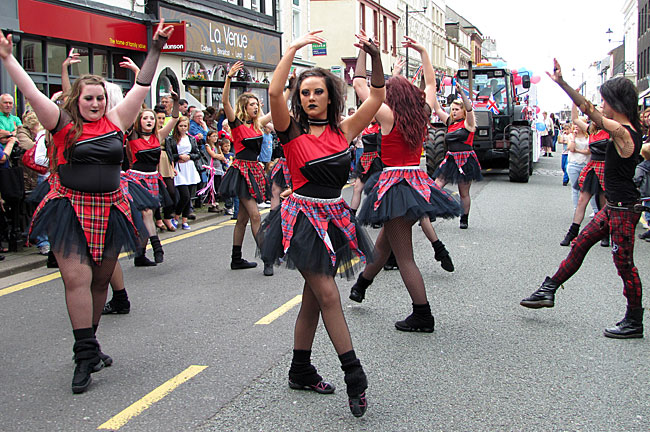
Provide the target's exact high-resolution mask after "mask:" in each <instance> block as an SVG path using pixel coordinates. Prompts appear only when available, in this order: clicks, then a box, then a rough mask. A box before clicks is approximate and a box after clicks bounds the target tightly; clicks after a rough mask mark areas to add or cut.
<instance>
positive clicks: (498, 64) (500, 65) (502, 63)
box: [494, 60, 506, 68]
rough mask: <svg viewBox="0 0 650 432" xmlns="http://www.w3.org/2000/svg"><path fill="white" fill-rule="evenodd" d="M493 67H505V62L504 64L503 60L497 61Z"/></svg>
mask: <svg viewBox="0 0 650 432" xmlns="http://www.w3.org/2000/svg"><path fill="white" fill-rule="evenodd" d="M494 66H496V67H498V68H502V67H505V66H506V62H504V61H503V60H499V61H498V62H496V63H495V64H494Z"/></svg>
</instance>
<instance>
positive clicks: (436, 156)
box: [424, 127, 447, 178]
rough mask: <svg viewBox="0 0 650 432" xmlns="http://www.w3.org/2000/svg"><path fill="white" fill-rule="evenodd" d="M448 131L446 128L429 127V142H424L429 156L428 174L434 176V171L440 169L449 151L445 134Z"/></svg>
mask: <svg viewBox="0 0 650 432" xmlns="http://www.w3.org/2000/svg"><path fill="white" fill-rule="evenodd" d="M446 134H447V131H446V129H445V128H433V127H430V128H429V134H428V136H427V142H426V143H424V148H425V151H426V157H427V174H428V175H429V177H431V178H433V173H434V172H435V171H436V169H438V166H439V165H440V162H442V160H443V159H444V158H445V154H446V153H447V151H446V150H445V135H446Z"/></svg>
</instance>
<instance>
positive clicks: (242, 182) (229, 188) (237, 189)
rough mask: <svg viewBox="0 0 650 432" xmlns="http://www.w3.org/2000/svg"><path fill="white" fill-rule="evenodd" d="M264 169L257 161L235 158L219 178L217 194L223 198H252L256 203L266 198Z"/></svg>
mask: <svg viewBox="0 0 650 432" xmlns="http://www.w3.org/2000/svg"><path fill="white" fill-rule="evenodd" d="M266 190H267V182H266V178H265V176H264V169H263V168H262V166H261V165H260V163H259V162H257V161H249V160H243V159H235V160H233V161H232V165H230V168H228V169H227V170H226V173H225V174H224V175H223V178H222V179H221V184H220V185H219V195H221V196H222V197H223V198H233V197H239V198H253V199H254V200H255V201H257V203H258V204H260V203H263V202H264V200H265V199H266Z"/></svg>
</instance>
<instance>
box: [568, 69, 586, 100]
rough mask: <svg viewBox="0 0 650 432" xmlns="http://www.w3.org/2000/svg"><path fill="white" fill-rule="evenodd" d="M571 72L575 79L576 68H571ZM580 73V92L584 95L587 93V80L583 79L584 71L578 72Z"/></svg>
mask: <svg viewBox="0 0 650 432" xmlns="http://www.w3.org/2000/svg"><path fill="white" fill-rule="evenodd" d="M571 72H572V74H573V78H574V79H575V77H576V68H573V69H571ZM580 74H581V76H582V80H581V81H580V93H582V95H583V96H585V95H586V94H587V89H586V87H587V82H586V81H585V73H584V72H580Z"/></svg>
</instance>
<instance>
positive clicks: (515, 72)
mask: <svg viewBox="0 0 650 432" xmlns="http://www.w3.org/2000/svg"><path fill="white" fill-rule="evenodd" d="M510 72H511V73H512V75H513V76H517V75H519V71H518V70H517V69H513V70H511V71H510Z"/></svg>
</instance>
